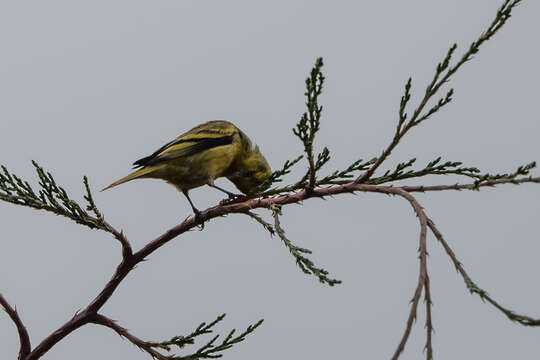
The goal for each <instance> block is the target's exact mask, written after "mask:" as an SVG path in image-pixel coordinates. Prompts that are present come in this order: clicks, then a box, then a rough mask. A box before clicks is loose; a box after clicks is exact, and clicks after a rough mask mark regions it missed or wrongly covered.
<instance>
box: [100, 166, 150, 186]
mask: <svg viewBox="0 0 540 360" xmlns="http://www.w3.org/2000/svg"><path fill="white" fill-rule="evenodd" d="M155 170H156V169H155V168H151V167H149V168H142V169H139V170H137V171H134V172H132V173H131V174H129V175H127V176H124V177H123V178H121V179H120V180H117V181H115V182H113V183H112V184H111V185H109V186H107V187H104V188H103V189H101V191H105V190H107V189H110V188H112V187H115V186H116V185H120V184H123V183H125V182H128V181H130V180H133V179H137V178H140V177H147V176H148V175H149V174H150V173H152V172H153V171H155Z"/></svg>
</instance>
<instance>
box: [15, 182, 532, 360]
mask: <svg viewBox="0 0 540 360" xmlns="http://www.w3.org/2000/svg"><path fill="white" fill-rule="evenodd" d="M531 181H532V182H540V179H539V178H526V179H519V180H506V179H500V180H496V181H493V182H492V184H489V182H486V183H485V184H480V186H489V185H495V184H504V183H522V182H531ZM456 186H457V187H458V188H456ZM473 186H474V185H473V184H471V185H447V186H446V188H442V189H437V190H451V189H456V190H459V189H460V187H462V188H464V189H469V188H472V187H473ZM430 190H435V189H433V187H427V186H426V187H406V186H404V187H397V186H383V185H370V184H358V183H355V182H350V183H347V184H343V185H339V186H331V187H327V188H318V189H313V190H311V191H307V190H305V189H304V190H300V191H298V192H296V193H292V194H287V195H282V196H278V197H272V198H258V199H248V200H246V201H243V202H239V203H233V204H222V205H218V206H215V207H212V208H209V209H207V210H205V211H202V212H201V213H200V214H199V216H197V217H188V218H186V219H185V220H184V221H183V222H182V223H180V224H178V225H176V226H174V227H172V228H171V229H169V230H168V231H166V232H165V233H163V234H162V235H161V236H159V237H157V238H155V239H154V240H152V241H150V242H149V243H148V244H146V245H145V246H144V247H143V248H142V249H140V250H139V251H137V252H135V253H132V254H131V255H129V256H124V257H123V259H122V262H121V263H120V264H119V265H118V267H117V268H116V271H115V273H114V274H113V276H112V278H111V280H109V282H108V283H107V284H106V285H105V287H104V288H103V290H102V291H101V292H100V293H99V294H98V295H97V296H96V298H95V299H94V300H93V301H92V302H91V303H90V304H89V305H88V306H87V307H86V308H85V309H84V310H83V311H81V312H80V313H78V314H77V315H75V316H74V317H73V318H72V319H71V320H69V321H68V322H66V323H65V324H64V325H62V326H61V327H60V328H58V329H57V330H56V331H54V332H53V333H52V334H51V335H49V336H48V337H47V338H45V339H44V340H42V341H41V343H40V344H39V345H38V346H37V347H36V348H34V350H33V351H32V352H30V354H28V356H26V358H25V360H36V359H39V358H40V357H41V356H42V355H43V354H45V353H46V352H47V351H49V350H50V349H51V348H52V347H53V346H54V345H55V344H56V343H58V342H59V341H60V340H62V339H63V338H64V337H66V336H67V335H69V334H70V333H71V332H73V331H74V330H76V329H78V328H79V327H81V326H83V325H85V324H88V323H90V322H91V319H92V317H93V316H95V314H97V312H98V311H99V310H100V309H101V307H102V306H103V305H104V304H105V303H106V302H107V301H108V300H109V298H110V297H111V296H112V294H113V293H114V291H115V290H116V288H117V287H118V286H119V285H120V283H121V282H122V280H124V278H125V277H126V276H127V275H128V273H129V272H130V271H131V270H133V268H134V267H135V266H136V265H137V264H139V263H140V262H142V261H144V260H145V258H146V257H147V256H149V255H151V254H152V253H153V252H154V251H156V250H157V249H159V248H160V247H162V246H163V245H165V244H167V243H168V242H169V241H171V240H172V239H174V238H176V237H177V236H179V235H181V234H183V233H185V232H187V231H190V230H191V229H193V228H195V227H197V226H199V225H201V224H203V223H205V222H208V221H209V220H211V219H214V218H217V217H221V216H225V215H228V214H232V213H244V214H245V213H247V212H249V211H251V210H253V209H257V208H266V209H270V208H271V207H272V206H274V205H287V204H293V203H300V202H302V201H304V200H306V199H309V198H324V197H326V196H331V195H338V194H344V193H354V192H356V191H360V192H374V193H382V194H394V195H399V196H401V197H404V198H406V199H407V200H408V201H409V202H410V203H411V205H413V208H414V209H415V212H416V213H417V215H418V214H419V213H420V214H424V213H423V210H422V208H421V207H420V205H418V203H417V202H416V200H414V197H412V195H410V194H409V192H410V191H430ZM424 216H425V215H419V218H420V221H421V223H422V221H423V220H422V218H423V217H424ZM118 234H121V233H118ZM121 235H122V238H123V234H121ZM421 236H423V237H425V235H421ZM424 242H425V239H424V240H421V244H420V260H421V267H422V268H424V267H425V266H426V265H425V244H424ZM121 243H122V241H121ZM126 243H127V240H126ZM127 244H129V243H127ZM123 246H124V245H123ZM125 249H126V247H124V250H125ZM124 253H126V252H124ZM421 272H422V274H421V275H420V276H419V278H420V277H421V278H422V283H421V285H420V291H421V288H422V287H423V286H424V285H423V284H424V280H423V279H424V278H425V274H426V273H427V271H426V270H425V269H423V270H421ZM416 293H417V292H415V298H416V297H419V296H420V294H418V295H416ZM416 305H417V304H416ZM416 305H415V308H416ZM407 336H408V334H407Z"/></svg>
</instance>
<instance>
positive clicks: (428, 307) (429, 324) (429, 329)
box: [424, 275, 433, 360]
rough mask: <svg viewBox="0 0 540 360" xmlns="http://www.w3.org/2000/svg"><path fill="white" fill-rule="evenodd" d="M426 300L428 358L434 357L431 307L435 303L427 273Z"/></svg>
mask: <svg viewBox="0 0 540 360" xmlns="http://www.w3.org/2000/svg"><path fill="white" fill-rule="evenodd" d="M424 302H425V304H426V345H425V350H426V360H432V359H433V344H432V342H431V338H432V335H433V320H432V317H431V316H432V315H431V307H432V305H433V303H432V301H431V288H430V284H429V275H426V281H425V283H424Z"/></svg>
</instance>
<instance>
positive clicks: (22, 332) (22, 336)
mask: <svg viewBox="0 0 540 360" xmlns="http://www.w3.org/2000/svg"><path fill="white" fill-rule="evenodd" d="M0 305H2V307H3V308H4V310H5V311H6V313H7V314H8V316H9V317H10V318H11V320H12V321H13V323H14V324H15V326H16V327H17V332H18V333H19V342H20V345H21V346H20V349H19V357H18V359H19V360H23V359H24V358H25V357H26V355H28V353H30V349H31V348H30V337H29V336H28V331H26V327H25V326H24V324H23V322H22V320H21V318H20V317H19V314H18V313H17V309H16V308H14V307H11V305H9V303H8V302H7V300H6V299H5V298H4V296H3V295H2V294H1V293H0Z"/></svg>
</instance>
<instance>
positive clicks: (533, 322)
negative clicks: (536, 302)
mask: <svg viewBox="0 0 540 360" xmlns="http://www.w3.org/2000/svg"><path fill="white" fill-rule="evenodd" d="M428 226H429V228H430V229H431V231H432V232H433V234H434V235H435V237H436V238H437V240H439V242H440V243H441V245H442V246H443V248H444V250H445V251H446V253H447V254H448V256H449V257H450V259H451V260H452V262H453V263H454V266H455V268H456V270H457V271H458V273H459V274H460V275H461V277H462V278H463V281H465V285H466V286H467V289H469V291H470V292H471V293H474V294H477V295H478V296H480V298H481V299H482V300H484V301H487V302H488V303H490V304H491V305H493V306H494V307H495V308H496V309H498V310H499V311H501V312H502V313H503V314H504V315H506V317H507V318H508V319H510V320H512V321H516V322H518V323H520V324H521V325H525V326H540V319H533V318H531V317H529V316H525V315H520V314H516V313H515V312H514V311H512V310H509V309H507V308H505V307H503V306H502V305H500V304H499V303H498V302H497V301H495V300H494V299H493V298H492V297H490V296H489V295H488V293H487V292H486V291H485V290H482V289H481V288H479V287H478V286H477V285H476V284H475V283H474V282H473V281H472V279H471V278H470V276H469V275H468V274H467V272H466V271H465V269H464V268H463V265H461V262H460V261H459V260H458V259H457V257H456V254H455V253H454V251H453V250H452V249H451V248H450V246H449V245H448V243H447V242H446V240H445V239H444V238H443V236H442V234H441V233H440V231H439V230H438V229H437V227H436V226H435V224H434V223H433V221H432V220H431V219H428Z"/></svg>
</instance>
